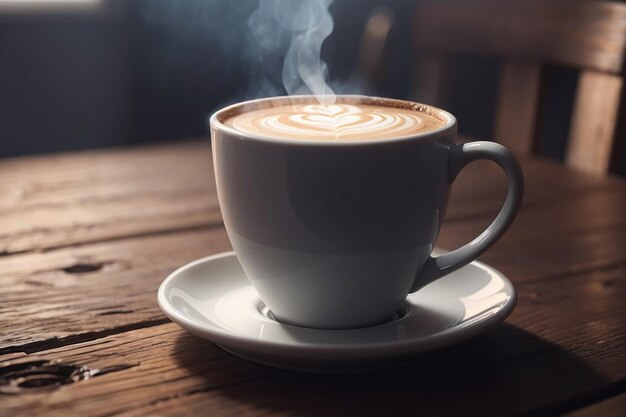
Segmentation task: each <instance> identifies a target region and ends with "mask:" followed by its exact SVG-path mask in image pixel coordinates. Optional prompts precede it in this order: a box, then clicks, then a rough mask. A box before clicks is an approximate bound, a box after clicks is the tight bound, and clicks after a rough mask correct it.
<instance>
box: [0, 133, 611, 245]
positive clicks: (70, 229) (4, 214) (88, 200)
mask: <svg viewBox="0 0 626 417" xmlns="http://www.w3.org/2000/svg"><path fill="white" fill-rule="evenodd" d="M211 161H212V158H211V154H210V149H209V146H208V144H207V143H201V142H199V143H196V142H191V143H180V144H178V143H177V144H169V145H159V146H147V147H141V148H137V149H130V150H106V151H92V152H78V153H71V154H63V155H54V156H46V157H27V158H16V159H8V160H3V161H0V178H1V179H2V180H1V181H0V254H1V253H4V254H12V253H19V252H28V251H45V250H50V249H52V248H58V247H68V246H72V245H77V244H84V243H90V242H100V241H106V240H112V239H120V238H124V237H127V236H133V235H134V236H142V235H149V234H155V233H163V232H172V231H177V230H191V229H194V228H201V227H214V226H216V225H220V224H221V216H220V213H219V207H218V202H217V198H216V195H215V182H214V178H213V166H212V162H211ZM522 164H523V167H524V170H525V172H526V179H527V193H526V197H525V203H524V204H527V205H537V204H551V203H552V202H554V201H558V200H563V199H567V198H572V196H576V195H578V193H579V192H583V191H592V190H593V191H594V192H595V191H597V190H600V189H608V188H611V189H612V188H615V187H617V188H620V187H622V186H623V182H621V181H619V180H617V179H613V178H593V177H590V176H586V175H582V174H580V173H577V172H575V171H572V170H564V169H563V168H562V167H561V166H559V165H557V164H554V163H549V162H546V161H541V160H536V159H534V158H533V159H528V160H523V161H522ZM486 179H488V180H486ZM505 187H506V182H505V181H504V176H503V174H502V173H501V172H500V170H499V168H498V167H496V166H495V165H493V164H490V163H486V162H485V163H475V164H472V165H471V166H469V167H468V168H466V169H465V170H463V172H462V174H461V175H460V176H459V178H458V179H457V181H456V182H455V185H454V187H453V193H452V199H451V204H450V208H449V210H448V216H447V218H448V219H449V220H452V219H455V218H468V217H475V216H486V217H492V216H493V214H494V212H495V210H497V208H498V207H499V205H500V204H501V202H502V200H503V195H504V190H505Z"/></svg>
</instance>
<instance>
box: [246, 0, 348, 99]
mask: <svg viewBox="0 0 626 417" xmlns="http://www.w3.org/2000/svg"><path fill="white" fill-rule="evenodd" d="M332 1H333V0H261V1H260V5H259V8H258V9H257V10H256V11H255V12H254V13H253V14H252V16H251V17H250V19H249V21H248V26H249V28H250V30H251V31H252V33H253V34H254V35H255V37H256V38H258V40H259V43H258V45H259V47H260V54H261V58H262V59H270V60H271V59H272V58H274V59H276V57H278V59H280V58H281V56H282V52H284V50H285V46H286V47H287V48H288V49H287V53H286V55H284V61H283V70H282V84H283V87H284V88H285V90H286V91H287V93H288V94H289V95H296V94H312V95H314V96H315V98H316V99H317V101H318V102H319V103H320V104H323V105H329V104H333V103H334V102H335V92H334V91H333V90H332V89H331V88H330V87H329V86H328V83H327V78H328V69H327V66H326V63H325V62H323V61H322V59H321V50H322V44H323V43H324V41H325V40H326V38H327V37H328V36H329V35H330V34H331V33H332V31H333V25H334V24H333V18H332V16H331V14H330V12H329V10H328V7H329V6H330V4H331V3H332Z"/></svg>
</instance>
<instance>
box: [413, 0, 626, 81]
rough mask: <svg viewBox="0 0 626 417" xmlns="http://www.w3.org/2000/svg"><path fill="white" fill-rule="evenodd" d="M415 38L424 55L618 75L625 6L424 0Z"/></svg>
mask: <svg viewBox="0 0 626 417" xmlns="http://www.w3.org/2000/svg"><path fill="white" fill-rule="evenodd" d="M414 26H415V32H414V39H415V43H416V45H417V47H418V49H422V50H427V51H436V52H437V53H444V52H462V53H474V54H476V53H479V54H488V55H498V56H509V57H518V58H525V59H528V60H531V61H538V62H551V63H556V64H561V65H567V66H573V67H576V68H587V69H594V70H598V71H605V72H610V73H614V74H619V73H620V72H621V71H622V69H623V65H624V51H625V50H626V5H625V4H623V3H620V2H609V1H570V0H552V1H544V0H525V1H519V0H472V1H463V2H458V1H456V0H426V1H420V2H419V3H418V4H417V7H416V11H415V24H414Z"/></svg>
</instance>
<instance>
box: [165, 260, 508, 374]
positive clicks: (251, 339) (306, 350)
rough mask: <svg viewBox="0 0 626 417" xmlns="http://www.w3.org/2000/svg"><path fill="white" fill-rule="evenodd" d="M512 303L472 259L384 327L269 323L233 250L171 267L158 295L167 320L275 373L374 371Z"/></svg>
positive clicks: (501, 281)
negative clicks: (330, 327)
mask: <svg viewBox="0 0 626 417" xmlns="http://www.w3.org/2000/svg"><path fill="white" fill-rule="evenodd" d="M516 299H517V296H516V293H515V289H514V288H513V285H512V284H511V282H510V281H509V280H508V279H507V278H506V277H505V276H504V275H502V274H501V273H500V272H498V271H496V270H495V269H493V268H491V267H489V266H487V265H485V264H483V263H480V262H472V263H471V264H470V265H468V266H466V267H464V268H462V269H460V270H458V271H456V272H454V273H452V274H450V275H447V276H446V277H444V278H442V279H440V280H438V281H436V282H434V283H432V284H430V285H428V286H426V287H425V288H423V289H421V290H419V291H418V292H416V293H414V294H410V295H409V296H408V297H407V299H406V301H405V303H404V306H403V307H402V308H401V309H400V310H399V312H398V313H397V315H396V316H395V317H393V318H390V320H389V321H388V322H387V323H384V324H380V325H378V326H373V327H366V328H361V329H353V330H318V329H310V328H304V327H298V326H291V325H286V324H282V323H279V322H277V321H276V320H274V319H273V318H272V314H271V312H270V311H269V310H268V309H267V307H265V305H264V304H263V302H262V301H261V300H260V299H259V297H258V295H257V293H256V291H255V290H254V288H253V287H252V285H251V284H250V282H249V281H248V279H247V278H246V276H245V274H244V272H243V270H242V269H241V265H240V264H239V261H238V260H237V258H236V256H235V254H234V252H226V253H221V254H217V255H213V256H209V257H207V258H202V259H198V260H197V261H194V262H191V263H189V264H187V265H185V266H183V267H181V268H179V269H177V270H176V271H174V272H173V273H171V274H170V275H169V276H168V277H167V278H166V279H165V280H164V281H163V283H162V284H161V286H160V287H159V293H158V302H159V306H160V307H161V310H163V312H164V313H165V314H166V315H167V316H168V317H169V318H170V319H171V320H173V321H174V322H176V323H178V324H179V325H180V326H182V327H183V328H185V329H187V330H189V331H190V332H192V333H195V334H196V335H198V336H200V337H203V338H205V339H208V340H210V341H212V342H214V343H216V344H217V345H219V346H220V347H222V348H223V349H224V350H226V351H228V352H231V353H233V354H235V355H237V356H240V357H242V358H244V359H248V360H251V361H254V362H259V363H262V364H265V365H269V366H274V367H277V368H285V369H291V370H298V371H307V372H324V373H328V372H354V371H364V370H372V369H380V368H383V367H387V366H390V365H393V364H397V363H398V362H401V361H404V360H406V359H407V357H408V356H410V355H413V354H416V353H418V352H423V351H426V350H431V349H436V348H439V347H442V346H447V345H451V344H455V343H458V342H460V341H462V340H466V339H468V338H471V337H473V336H476V335H477V334H479V333H482V332H484V331H485V330H487V329H488V328H491V327H493V326H494V325H496V324H498V323H500V322H501V321H502V320H504V319H505V318H506V317H507V316H508V315H509V314H510V313H511V311H512V310H513V308H514V307H515V302H516Z"/></svg>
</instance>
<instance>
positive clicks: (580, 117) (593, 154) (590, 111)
mask: <svg viewBox="0 0 626 417" xmlns="http://www.w3.org/2000/svg"><path fill="white" fill-rule="evenodd" d="M623 82H624V80H623V78H622V77H621V76H617V75H611V74H605V73H601V72H596V71H584V72H583V73H582V74H581V75H580V78H579V80H578V91H577V94H576V102H575V104H574V114H573V116H572V124H571V127H570V138H569V142H568V145H567V154H566V162H567V164H568V165H570V166H572V167H575V168H577V169H580V170H584V171H587V172H592V173H597V174H602V173H605V172H607V171H608V169H609V164H610V162H611V151H612V149H613V141H614V136H615V128H616V124H617V115H618V111H619V106H620V96H621V93H622V91H623Z"/></svg>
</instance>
